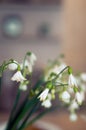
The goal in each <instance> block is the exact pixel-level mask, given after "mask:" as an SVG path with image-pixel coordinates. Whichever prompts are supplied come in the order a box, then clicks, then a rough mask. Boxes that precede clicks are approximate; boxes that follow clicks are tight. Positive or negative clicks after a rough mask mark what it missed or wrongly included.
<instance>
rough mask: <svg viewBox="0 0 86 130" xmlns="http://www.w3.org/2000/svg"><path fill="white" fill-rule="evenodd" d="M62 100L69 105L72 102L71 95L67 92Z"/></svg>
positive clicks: (62, 96) (63, 94) (62, 95)
mask: <svg viewBox="0 0 86 130" xmlns="http://www.w3.org/2000/svg"><path fill="white" fill-rule="evenodd" d="M61 99H62V101H63V102H65V103H69V102H70V94H69V93H68V92H67V91H64V92H63V93H62V94H61Z"/></svg>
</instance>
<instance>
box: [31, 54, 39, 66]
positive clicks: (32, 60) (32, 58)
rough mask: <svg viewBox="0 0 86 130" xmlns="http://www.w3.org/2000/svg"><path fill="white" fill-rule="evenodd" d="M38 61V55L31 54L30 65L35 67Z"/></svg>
mask: <svg viewBox="0 0 86 130" xmlns="http://www.w3.org/2000/svg"><path fill="white" fill-rule="evenodd" d="M36 60H37V58H36V55H35V54H34V53H31V55H30V63H31V65H32V66H33V65H34V62H35V61H36Z"/></svg>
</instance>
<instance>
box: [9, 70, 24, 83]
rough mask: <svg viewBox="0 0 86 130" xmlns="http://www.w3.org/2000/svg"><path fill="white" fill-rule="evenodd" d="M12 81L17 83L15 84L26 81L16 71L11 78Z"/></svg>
mask: <svg viewBox="0 0 86 130" xmlns="http://www.w3.org/2000/svg"><path fill="white" fill-rule="evenodd" d="M11 80H12V81H17V82H23V81H24V80H26V79H25V78H24V77H23V75H22V74H21V72H20V71H17V72H16V73H15V74H14V75H13V77H12V78H11Z"/></svg>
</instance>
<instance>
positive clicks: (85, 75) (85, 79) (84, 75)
mask: <svg viewBox="0 0 86 130" xmlns="http://www.w3.org/2000/svg"><path fill="white" fill-rule="evenodd" d="M81 79H82V80H83V81H84V82H86V73H82V74H81Z"/></svg>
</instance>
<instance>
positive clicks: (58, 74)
mask: <svg viewBox="0 0 86 130" xmlns="http://www.w3.org/2000/svg"><path fill="white" fill-rule="evenodd" d="M36 59H37V58H36V56H35V54H34V53H32V52H27V53H26V55H25V57H24V59H23V62H22V63H21V64H20V63H18V62H17V61H15V60H13V59H10V60H8V61H4V62H3V63H2V65H1V66H0V77H2V75H3V72H4V71H5V70H6V69H9V70H10V71H14V74H13V76H12V78H11V80H12V81H15V82H18V84H17V85H18V86H17V87H18V90H17V94H16V99H15V101H14V105H13V107H12V111H11V113H10V116H9V120H8V123H7V126H6V129H5V130H24V129H25V128H26V127H27V126H29V125H31V124H33V123H34V122H35V121H36V120H37V119H39V118H41V117H42V116H43V115H45V114H47V113H48V112H51V111H53V110H54V109H56V108H58V107H59V106H58V103H57V104H56V105H52V100H56V95H57V96H58V98H59V100H60V101H61V103H62V104H63V105H66V106H67V108H68V110H69V111H70V119H71V120H73V121H74V120H76V119H77V114H76V110H77V109H79V107H80V106H81V105H82V104H83V102H84V100H85V92H86V88H85V85H86V74H85V73H82V74H78V75H76V76H74V75H73V73H72V68H71V67H70V66H67V65H66V64H65V63H64V62H63V60H61V59H58V60H55V61H54V62H51V63H50V65H49V66H48V67H47V68H46V69H45V71H44V73H43V75H42V76H41V77H40V78H39V80H38V81H37V83H36V84H35V85H34V86H33V87H29V88H28V85H29V86H31V81H32V80H31V78H32V73H33V66H34V62H35V61H36ZM0 91H1V90H0ZM24 91H27V94H26V97H25V99H24V101H23V102H22V103H21V105H20V106H18V103H19V101H20V98H21V93H22V92H24ZM40 107H43V108H44V109H42V111H40ZM38 110H39V111H38Z"/></svg>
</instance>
